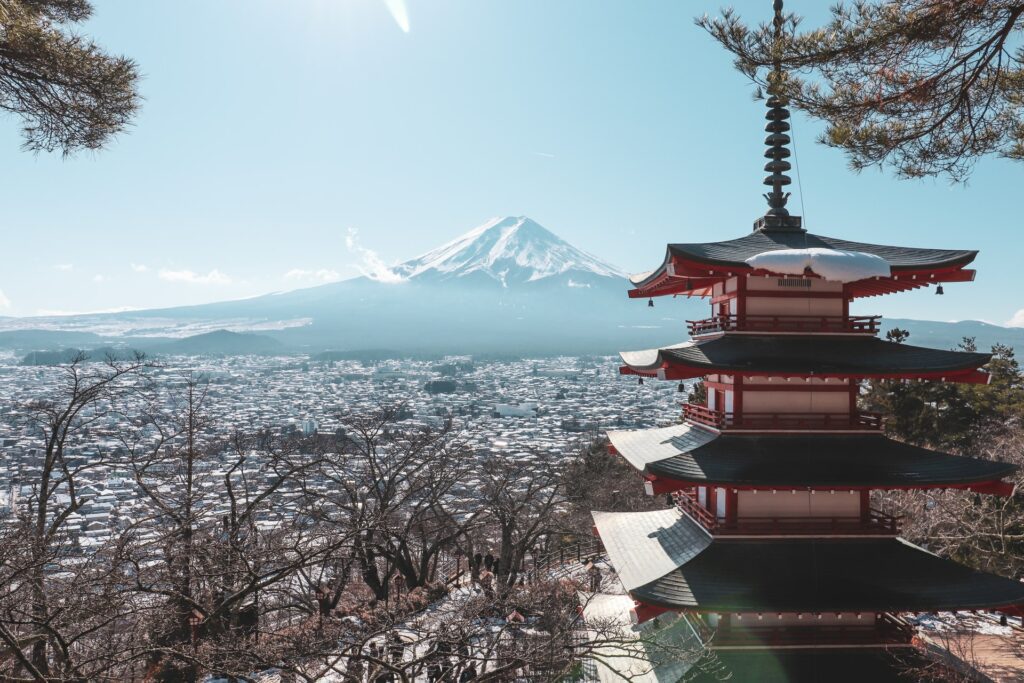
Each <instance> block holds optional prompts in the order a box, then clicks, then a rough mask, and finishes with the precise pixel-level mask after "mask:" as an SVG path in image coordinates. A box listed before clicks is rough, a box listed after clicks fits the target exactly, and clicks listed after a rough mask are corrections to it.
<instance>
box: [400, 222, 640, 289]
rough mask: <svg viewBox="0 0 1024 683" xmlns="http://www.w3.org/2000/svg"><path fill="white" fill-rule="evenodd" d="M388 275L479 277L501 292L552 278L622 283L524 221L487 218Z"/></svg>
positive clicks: (606, 269) (611, 272)
mask: <svg viewBox="0 0 1024 683" xmlns="http://www.w3.org/2000/svg"><path fill="white" fill-rule="evenodd" d="M392 271H393V272H394V273H395V274H397V275H399V276H401V277H402V278H404V279H419V280H427V279H441V280H446V279H452V278H461V277H466V276H469V275H474V276H477V277H479V276H485V277H489V278H491V279H493V280H495V281H496V282H498V283H500V284H501V285H502V286H504V287H508V286H510V285H513V284H519V283H524V282H533V281H536V280H543V279H545V278H550V277H554V276H558V275H565V276H572V275H573V274H576V275H577V276H580V275H591V276H593V275H597V276H602V277H612V278H621V277H623V273H622V272H621V271H619V270H618V269H617V268H614V267H613V266H610V265H608V264H607V263H604V262H603V261H600V260H599V259H597V258H595V257H594V256H591V255H590V254H587V253H586V252H583V251H581V250H579V249H577V248H576V247H574V246H572V245H571V244H569V243H568V242H566V241H565V240H563V239H561V238H560V237H558V236H557V235H555V234H554V233H553V232H551V231H550V230H548V229H547V228H545V227H544V226H542V225H540V224H539V223H537V222H535V221H533V220H531V219H529V218H527V217H525V216H517V217H513V216H506V217H503V218H492V219H491V220H489V221H487V222H486V223H484V224H483V225H481V226H479V227H477V228H474V229H473V230H470V231H469V232H467V233H466V234H464V235H462V236H461V237H458V238H456V239H454V240H452V241H451V242H448V243H447V244H444V245H442V246H440V247H438V248H437V249H433V250H431V251H429V252H427V253H426V254H423V255H422V256H419V257H417V258H414V259H412V260H411V261H406V262H405V263H402V264H400V265H398V266H396V267H395V268H393V269H392ZM572 282H574V281H573V280H570V283H572ZM573 286H585V285H580V284H576V285H573Z"/></svg>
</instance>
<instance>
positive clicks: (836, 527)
mask: <svg viewBox="0 0 1024 683" xmlns="http://www.w3.org/2000/svg"><path fill="white" fill-rule="evenodd" d="M713 530H714V532H715V534H717V535H722V536H736V535H747V534H749V535H752V536H757V535H766V534H767V535H770V534H785V535H799V536H818V535H823V536H829V535H835V534H840V535H841V534H856V535H858V536H897V535H899V533H900V521H899V518H898V517H892V516H891V515H887V514H884V513H882V512H879V511H878V510H871V511H870V512H869V514H868V517H867V519H864V518H861V517H740V518H737V519H735V520H724V519H719V520H715V527H714V529H713Z"/></svg>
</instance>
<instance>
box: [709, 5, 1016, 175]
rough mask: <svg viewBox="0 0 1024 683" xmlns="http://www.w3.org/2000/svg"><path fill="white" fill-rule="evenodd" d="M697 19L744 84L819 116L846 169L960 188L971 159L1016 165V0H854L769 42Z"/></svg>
mask: <svg viewBox="0 0 1024 683" xmlns="http://www.w3.org/2000/svg"><path fill="white" fill-rule="evenodd" d="M697 24H698V25H700V26H701V27H703V28H705V29H706V30H707V31H708V32H709V33H710V34H711V35H712V37H714V39H715V40H717V41H718V42H719V43H720V44H721V45H722V46H723V47H724V48H725V49H726V50H728V51H729V52H731V53H732V54H733V55H734V56H735V64H736V67H737V68H738V69H739V70H740V71H742V72H743V73H744V74H746V75H747V76H749V77H750V78H751V79H752V80H753V81H754V82H755V83H757V84H758V85H760V86H762V87H770V88H772V89H773V92H779V93H782V94H784V95H785V96H786V97H788V98H789V100H790V102H791V103H792V104H793V105H794V106H796V107H798V108H800V109H802V110H803V111H805V112H807V113H808V114H810V115H811V116H812V117H814V118H817V119H820V120H822V121H824V122H825V123H826V126H827V127H826V129H825V132H824V134H823V135H822V137H821V142H823V143H824V144H826V145H829V146H832V147H837V148H839V149H842V150H844V151H845V152H846V153H847V155H848V157H849V160H850V164H851V166H852V167H853V168H854V169H856V170H860V169H863V168H865V167H869V166H883V165H889V166H891V167H893V168H894V169H895V170H896V172H897V174H898V175H900V176H903V177H911V178H913V177H921V176H935V175H944V176H948V177H949V178H951V179H953V180H955V181H962V180H964V179H965V178H966V177H967V176H968V175H969V174H970V171H971V169H972V167H973V165H974V163H975V161H976V160H977V159H978V157H980V156H983V155H986V154H997V155H1000V156H1003V157H1007V158H1010V159H1016V160H1024V47H1022V46H1021V40H1020V39H1021V36H1022V34H1024V2H1021V0H971V1H970V2H965V1H963V0H882V1H880V2H868V1H866V0H857V1H856V2H852V3H840V4H838V5H836V6H835V7H833V8H832V18H831V20H830V21H829V22H828V23H827V24H826V25H825V26H822V27H821V28H817V29H814V30H810V31H806V32H798V30H797V28H798V25H799V19H798V18H797V17H796V16H795V15H792V14H790V15H788V16H787V17H786V30H785V32H784V35H783V39H782V40H781V41H776V40H775V38H774V34H773V29H772V25H771V24H770V23H763V24H761V25H759V26H757V27H750V26H748V25H746V24H744V23H743V22H742V21H741V20H740V18H739V17H738V16H737V15H736V13H735V12H734V11H732V10H730V9H726V10H723V11H722V15H721V17H718V18H710V17H707V16H704V17H702V18H699V19H698V20H697ZM775 60H778V61H779V62H780V63H781V65H782V67H783V69H784V70H785V71H786V73H785V74H782V75H781V77H779V76H776V75H775V74H772V73H771V70H770V68H771V66H772V64H773V62H774V61H775Z"/></svg>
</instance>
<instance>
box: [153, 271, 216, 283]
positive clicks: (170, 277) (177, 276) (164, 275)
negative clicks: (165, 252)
mask: <svg viewBox="0 0 1024 683" xmlns="http://www.w3.org/2000/svg"><path fill="white" fill-rule="evenodd" d="M159 277H160V279H161V280H166V281H167V282H185V283H188V284H190V285H229V284H231V278H230V277H228V276H227V275H225V274H224V273H222V272H221V271H219V270H217V269H216V268H214V269H213V270H211V271H210V272H209V273H207V274H206V275H202V274H200V273H196V272H193V271H191V270H167V269H166V268H163V269H161V270H160V275H159Z"/></svg>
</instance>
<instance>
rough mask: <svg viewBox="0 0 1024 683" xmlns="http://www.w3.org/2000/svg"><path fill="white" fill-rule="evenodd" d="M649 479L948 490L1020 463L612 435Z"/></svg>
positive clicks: (876, 439)
mask: <svg viewBox="0 0 1024 683" xmlns="http://www.w3.org/2000/svg"><path fill="white" fill-rule="evenodd" d="M608 438H609V439H610V440H611V442H612V445H613V446H615V450H616V451H618V453H619V454H620V455H622V456H623V457H624V458H626V460H628V461H629V463H630V464H631V465H633V467H635V468H636V469H638V470H642V471H644V472H646V473H648V474H653V475H656V476H662V477H667V478H669V479H677V480H680V481H687V482H695V483H703V482H707V483H712V484H720V485H723V484H724V485H733V486H773V485H778V486H786V487H802V486H818V487H828V486H835V487H843V486H877V487H886V486H915V485H922V486H940V485H943V484H949V485H954V484H969V483H974V482H988V481H996V480H999V479H1002V478H1004V477H1007V476H1009V475H1011V474H1013V472H1015V471H1016V470H1017V467H1016V466H1015V465H1012V464H1010V463H1004V462H995V461H992V460H981V459H978V458H967V457H962V456H956V455H948V454H946V453H938V452H935V451H930V450H928V449H926V448H921V447H919V446H913V445H911V444H907V443H903V442H900V441H894V440H892V439H889V438H886V437H885V436H882V435H880V434H864V435H860V434H805V435H800V436H793V435H731V434H724V435H721V436H718V435H715V434H713V433H711V432H709V431H708V430H705V429H701V428H699V427H692V426H690V425H686V424H679V425H673V426H671V427H664V428H661V429H642V430H635V431H628V432H626V431H623V432H608Z"/></svg>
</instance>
